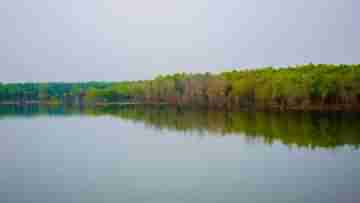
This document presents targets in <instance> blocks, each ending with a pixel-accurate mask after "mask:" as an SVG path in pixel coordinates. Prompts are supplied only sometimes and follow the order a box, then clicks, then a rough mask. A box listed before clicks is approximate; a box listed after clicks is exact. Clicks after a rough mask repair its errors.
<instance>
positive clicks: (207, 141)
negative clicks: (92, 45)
mask: <svg viewBox="0 0 360 203" xmlns="http://www.w3.org/2000/svg"><path fill="white" fill-rule="evenodd" d="M359 144H360V119H359V115H357V114H302V113H296V114H294V113H292V114H290V113H281V114H279V113H271V114H270V113H226V112H209V111H194V110H184V109H173V108H165V107H161V108H158V107H156V108H155V107H142V106H138V107H106V108H97V109H76V108H64V107H51V108H50V107H41V106H28V107H21V108H20V107H14V106H1V107H0V202H1V203H2V202H4V203H7V202H10V203H22V202H34V203H45V202H46V203H49V202H51V203H57V202H59V203H60V202H61V203H65V202H66V203H71V202H105V203H108V202H154V203H161V202H164V203H169V202H194V203H200V202H250V203H251V202H256V203H258V202H307V203H309V202H310V203H311V202H314V203H315V202H330V203H331V202H360V173H359V169H360V151H359V146H360V145H359Z"/></svg>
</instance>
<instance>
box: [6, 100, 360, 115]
mask: <svg viewBox="0 0 360 203" xmlns="http://www.w3.org/2000/svg"><path fill="white" fill-rule="evenodd" d="M3 105H16V106H28V105H45V106H59V105H68V104H65V103H63V102H48V101H26V102H13V101H12V102H9V101H7V102H0V106H3ZM71 105H73V106H85V107H107V106H134V105H144V106H147V105H151V106H163V105H166V106H172V107H180V108H193V109H202V110H204V109H208V110H222V111H227V112H232V111H233V112H237V111H256V112H324V113H326V112H329V113H331V112H339V113H341V112H349V113H360V106H358V105H323V106H322V105H313V106H307V107H296V106H294V107H287V108H281V107H280V106H274V105H273V106H267V107H252V108H249V107H241V106H239V107H230V108H221V107H210V106H199V105H179V104H172V103H166V102H160V103H158V102H97V103H93V104H81V105H80V104H71Z"/></svg>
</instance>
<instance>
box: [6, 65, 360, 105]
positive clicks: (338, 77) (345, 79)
mask: <svg viewBox="0 0 360 203" xmlns="http://www.w3.org/2000/svg"><path fill="white" fill-rule="evenodd" d="M14 101H16V102H24V103H26V102H28V101H42V102H47V103H74V102H75V103H85V104H89V105H90V104H95V105H106V104H107V103H116V102H124V101H126V102H139V103H147V104H159V103H166V104H169V105H177V106H192V107H204V108H212V109H223V110H241V109H255V110H279V111H287V110H288V111H290V110H302V111H311V110H327V111H359V109H360V64H353V65H345V64H339V65H335V64H305V65H294V66H288V67H263V68H247V69H245V68H241V69H238V70H233V71H230V72H222V73H218V74H213V73H203V74H201V73H177V74H172V75H160V76H158V77H156V78H155V79H153V80H144V81H123V82H86V83H22V84H20V83H18V84H14V83H12V84H1V83H0V102H2V103H4V102H14Z"/></svg>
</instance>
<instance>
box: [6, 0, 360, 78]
mask: <svg viewBox="0 0 360 203" xmlns="http://www.w3.org/2000/svg"><path fill="white" fill-rule="evenodd" d="M359 10H360V1H358V0H342V1H339V0H316V1H315V0H296V1H290V0H223V1H220V0H151V1H150V0H97V1H95V0H61V1H60V0H59V1H49V0H36V1H29V0H3V1H1V4H0V26H1V30H0V81H2V82H24V81H28V82H29V81H89V80H113V81H119V80H139V79H150V78H152V77H154V76H155V75H157V74H164V73H174V72H207V71H209V72H220V71H223V70H230V69H234V68H239V67H254V66H265V65H287V64H303V63H309V62H312V63H359V62H360V39H359V38H360V13H359Z"/></svg>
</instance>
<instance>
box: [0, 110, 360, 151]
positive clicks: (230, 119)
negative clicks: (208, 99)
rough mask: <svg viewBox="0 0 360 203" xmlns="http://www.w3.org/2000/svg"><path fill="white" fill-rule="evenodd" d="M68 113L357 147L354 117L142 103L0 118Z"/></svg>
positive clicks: (2, 113)
mask: <svg viewBox="0 0 360 203" xmlns="http://www.w3.org/2000/svg"><path fill="white" fill-rule="evenodd" d="M73 114H79V115H91V116H101V115H111V116H114V117H119V118H121V119H123V120H129V121H133V122H140V123H144V124H145V125H146V126H147V127H152V128H156V129H167V130H175V131H181V132H185V133H191V134H199V135H229V134H232V135H240V136H246V137H247V138H248V139H249V140H262V142H264V143H266V144H272V143H274V142H281V143H283V144H286V145H288V146H291V147H292V146H294V147H305V148H309V149H314V148H318V147H321V148H335V147H338V146H344V145H349V146H352V147H353V148H356V149H357V148H358V147H359V144H360V116H359V114H355V113H354V114H350V113H326V114H325V113H265V112H256V113H255V112H221V111H203V110H194V109H179V108H172V107H166V106H162V107H161V106H160V107H159V106H142V105H137V106H107V107H97V108H74V107H72V108H71V107H64V106H56V107H49V106H38V105H34V106H27V107H16V106H6V107H5V106H2V107H0V119H1V118H4V117H6V116H19V115H21V116H36V115H62V116H66V115H73ZM193 132H195V133H193Z"/></svg>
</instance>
